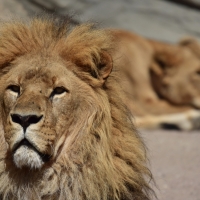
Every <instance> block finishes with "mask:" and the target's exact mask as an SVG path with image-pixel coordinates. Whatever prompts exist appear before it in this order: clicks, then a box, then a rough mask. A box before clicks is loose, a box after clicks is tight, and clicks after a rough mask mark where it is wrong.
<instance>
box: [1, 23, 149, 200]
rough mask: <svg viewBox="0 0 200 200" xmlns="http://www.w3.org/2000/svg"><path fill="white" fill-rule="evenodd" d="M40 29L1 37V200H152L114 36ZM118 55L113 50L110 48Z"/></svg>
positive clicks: (8, 29) (49, 26) (15, 28)
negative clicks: (114, 56)
mask: <svg viewBox="0 0 200 200" xmlns="http://www.w3.org/2000/svg"><path fill="white" fill-rule="evenodd" d="M66 29H67V26H66V25H65V24H63V25H59V24H56V23H54V22H53V20H50V19H35V20H33V21H32V22H31V23H30V24H23V23H21V22H20V23H18V22H11V23H7V24H4V25H3V27H2V28H1V30H0V72H1V77H0V102H1V105H0V114H1V115H0V131H1V140H0V142H1V143H0V196H1V199H3V200H15V199H17V200H35V199H38V200H39V199H41V200H50V199H51V200H86V199H87V200H115V199H116V200H117V199H118V200H132V199H135V200H147V199H149V198H150V197H149V195H148V194H149V192H150V191H151V189H150V187H149V180H146V178H147V179H149V178H151V174H150V172H149V170H148V168H147V167H146V159H147V158H146V152H145V146H144V144H143V142H142V140H141V138H140V137H139V135H138V134H137V132H136V130H135V128H134V126H133V124H132V122H131V118H130V117H129V113H128V111H127V109H126V108H125V106H124V105H123V103H122V101H121V92H120V87H119V86H118V82H119V80H118V79H119V74H118V73H117V70H115V66H113V72H112V73H111V75H109V73H110V71H111V68H112V65H111V59H110V56H109V54H110V51H111V48H112V46H113V45H112V41H111V39H110V37H109V34H108V33H107V32H105V31H99V30H95V29H93V28H91V26H89V25H82V26H80V27H77V28H75V29H74V30H73V31H72V32H70V33H68V32H67V30H66ZM110 47H111V48H110Z"/></svg>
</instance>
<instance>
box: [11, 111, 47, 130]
mask: <svg viewBox="0 0 200 200" xmlns="http://www.w3.org/2000/svg"><path fill="white" fill-rule="evenodd" d="M42 117H43V115H41V116H37V115H19V114H12V115H11V118H12V121H13V122H15V123H17V124H20V125H21V126H22V127H23V129H24V132H25V131H26V128H27V127H28V126H30V125H31V124H37V123H38V122H39V121H40V120H41V119H42Z"/></svg>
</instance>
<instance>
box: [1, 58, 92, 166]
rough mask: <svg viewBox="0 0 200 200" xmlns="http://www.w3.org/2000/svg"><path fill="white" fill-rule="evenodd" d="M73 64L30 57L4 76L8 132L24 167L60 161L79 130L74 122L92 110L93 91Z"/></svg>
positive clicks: (17, 161)
mask: <svg viewBox="0 0 200 200" xmlns="http://www.w3.org/2000/svg"><path fill="white" fill-rule="evenodd" d="M72 65H73V64H71V63H70V62H69V63H65V64H64V63H63V62H62V60H61V59H59V58H56V57H54V58H52V59H49V58H48V59H47V58H45V57H42V59H41V56H39V55H38V56H26V57H22V58H19V59H17V60H16V61H14V62H13V63H12V69H11V70H10V71H9V72H8V73H7V74H6V75H5V77H3V78H2V80H1V83H0V85H3V88H1V90H0V92H1V93H0V95H1V99H2V106H1V107H2V109H3V110H2V113H3V117H2V118H3V125H4V131H5V133H4V134H5V139H6V142H7V143H8V146H9V150H8V151H9V153H10V154H11V155H12V157H13V161H14V163H15V165H16V166H17V167H18V168H22V167H29V168H41V167H42V166H43V165H45V163H48V162H49V160H52V159H54V158H55V157H56V155H57V154H58V153H59V151H60V148H61V147H62V145H63V142H64V141H66V140H64V139H63V138H65V139H66V138H67V137H68V135H69V134H70V133H71V132H72V131H73V130H70V126H71V125H72V124H73V123H76V120H77V121H78V122H79V124H80V123H81V119H79V114H80V113H82V115H84V112H87V113H88V109H89V106H88V105H89V104H90V103H91V104H92V102H88V101H90V100H89V99H90V98H89V95H87V93H89V94H90V96H91V94H92V90H91V89H90V87H89V86H88V85H87V84H86V83H84V82H83V81H81V80H80V79H79V78H77V77H76V76H75V75H74V74H73V73H72V72H71V71H70V70H69V68H70V67H71V66H72ZM84 97H86V98H87V100H85V99H84ZM80 102H81V103H80Z"/></svg>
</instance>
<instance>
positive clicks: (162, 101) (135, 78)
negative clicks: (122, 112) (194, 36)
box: [111, 30, 200, 129]
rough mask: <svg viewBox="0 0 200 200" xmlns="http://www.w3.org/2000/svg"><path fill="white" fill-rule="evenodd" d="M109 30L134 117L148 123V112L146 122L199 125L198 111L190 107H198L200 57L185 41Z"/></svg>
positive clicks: (199, 114) (122, 84) (199, 113)
mask: <svg viewBox="0 0 200 200" xmlns="http://www.w3.org/2000/svg"><path fill="white" fill-rule="evenodd" d="M111 32H112V34H113V36H114V39H115V42H116V45H117V48H116V49H117V51H116V52H115V54H114V58H113V60H114V63H116V65H117V66H118V71H119V72H120V73H121V80H120V84H121V87H122V89H123V91H124V101H125V102H126V104H127V106H128V107H129V109H130V110H131V111H132V113H133V114H134V115H136V121H137V119H140V120H139V121H140V123H141V122H142V121H143V122H144V123H145V124H146V125H147V123H146V122H145V120H146V117H147V116H148V123H149V125H147V126H155V127H157V126H159V125H161V124H162V123H165V122H166V123H168V122H169V123H170V124H171V123H172V124H174V125H177V126H178V128H181V129H191V128H194V127H195V126H196V125H198V124H197V123H196V121H197V119H199V118H200V112H199V111H197V110H195V109H194V108H192V107H195V108H200V87H199V85H200V60H199V58H198V57H197V56H196V54H195V53H194V50H193V51H192V50H191V49H192V48H191V47H190V48H188V47H189V45H186V44H185V43H186V41H185V40H184V41H182V42H181V43H180V44H167V43H164V42H159V41H155V40H149V39H146V38H144V37H141V36H139V35H136V34H134V33H131V32H128V31H123V30H112V31H111ZM190 46H191V45H190ZM193 49H194V48H193ZM196 49H197V48H196ZM196 52H197V50H196ZM180 113H181V114H180ZM166 114H167V115H166ZM161 115H162V118H161ZM156 116H158V118H157V119H156ZM172 119H173V120H172ZM150 121H151V123H155V124H151V123H150ZM143 122H142V123H143ZM144 123H143V124H144ZM186 124H187V125H186ZM146 125H145V126H146ZM198 126H199V125H198Z"/></svg>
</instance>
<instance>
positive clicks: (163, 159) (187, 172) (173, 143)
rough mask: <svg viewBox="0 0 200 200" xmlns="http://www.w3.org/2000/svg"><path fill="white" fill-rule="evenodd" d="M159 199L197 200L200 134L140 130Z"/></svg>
mask: <svg viewBox="0 0 200 200" xmlns="http://www.w3.org/2000/svg"><path fill="white" fill-rule="evenodd" d="M140 132H141V135H142V136H143V138H144V140H145V142H146V144H147V146H148V149H149V151H148V152H149V158H150V165H151V167H150V168H151V170H152V173H153V175H154V178H155V181H156V183H157V186H158V188H157V189H155V191H156V193H157V196H158V199H159V200H200V132H199V131H194V132H180V131H164V130H156V131H140Z"/></svg>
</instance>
